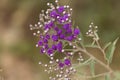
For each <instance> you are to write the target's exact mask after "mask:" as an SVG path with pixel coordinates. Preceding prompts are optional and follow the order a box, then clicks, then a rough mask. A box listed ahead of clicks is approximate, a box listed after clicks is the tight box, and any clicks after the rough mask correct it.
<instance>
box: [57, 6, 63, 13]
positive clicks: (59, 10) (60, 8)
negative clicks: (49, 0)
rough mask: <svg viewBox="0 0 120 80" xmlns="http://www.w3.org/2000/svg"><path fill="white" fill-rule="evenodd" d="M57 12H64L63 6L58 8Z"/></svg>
mask: <svg viewBox="0 0 120 80" xmlns="http://www.w3.org/2000/svg"><path fill="white" fill-rule="evenodd" d="M57 10H58V12H59V13H62V12H63V11H64V10H65V8H64V6H60V7H59V8H58V9H57Z"/></svg>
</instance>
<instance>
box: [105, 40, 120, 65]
mask: <svg viewBox="0 0 120 80" xmlns="http://www.w3.org/2000/svg"><path fill="white" fill-rule="evenodd" d="M118 39H119V38H117V39H116V40H115V41H113V43H111V44H110V45H109V46H108V48H107V50H106V60H107V61H108V64H110V63H111V62H112V58H113V54H114V51H115V48H116V43H117V41H118Z"/></svg>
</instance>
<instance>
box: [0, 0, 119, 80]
mask: <svg viewBox="0 0 120 80" xmlns="http://www.w3.org/2000/svg"><path fill="white" fill-rule="evenodd" d="M47 2H54V0H0V80H48V75H47V74H46V73H44V71H43V68H42V67H41V66H40V65H39V64H38V63H39V61H40V60H43V61H44V62H46V61H47V57H46V56H41V55H40V53H39V49H37V48H36V47H35V44H36V38H35V37H33V35H32V32H31V31H30V30H29V24H35V23H37V21H38V17H39V13H40V11H41V10H43V9H47V8H48V7H47V6H46V3H47ZM60 4H61V5H63V4H66V5H67V4H68V5H70V7H72V8H73V20H74V22H75V26H79V27H80V30H81V32H82V33H83V34H84V35H85V32H86V31H87V30H88V26H89V24H90V23H91V22H94V23H95V25H97V26H99V35H100V38H101V42H102V44H105V43H107V42H109V41H113V40H114V39H115V38H117V37H120V0H60ZM87 42H89V41H88V40H86V43H87ZM116 46H117V48H116V51H115V54H114V59H113V63H112V64H111V67H112V68H113V69H114V70H116V71H119V70H120V40H118V43H117V45H116ZM93 51H94V50H93ZM95 54H96V55H97V51H96V53H95ZM97 56H98V57H99V56H100V55H99V54H98V55H97Z"/></svg>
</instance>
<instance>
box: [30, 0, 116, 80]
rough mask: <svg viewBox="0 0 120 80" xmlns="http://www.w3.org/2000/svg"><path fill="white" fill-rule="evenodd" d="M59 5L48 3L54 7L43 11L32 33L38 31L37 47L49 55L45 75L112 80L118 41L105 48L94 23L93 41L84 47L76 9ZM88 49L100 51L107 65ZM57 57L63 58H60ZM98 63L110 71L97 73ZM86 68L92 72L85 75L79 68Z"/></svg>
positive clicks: (54, 79)
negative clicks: (73, 12)
mask: <svg viewBox="0 0 120 80" xmlns="http://www.w3.org/2000/svg"><path fill="white" fill-rule="evenodd" d="M55 3H56V4H55V5H53V4H52V3H47V5H48V6H49V7H50V8H49V9H47V10H46V11H44V10H42V12H41V14H40V16H39V22H38V23H37V24H35V26H32V25H30V30H37V32H36V33H33V35H35V36H38V37H39V40H38V42H37V44H36V47H38V48H40V54H41V55H47V56H48V58H49V63H48V64H44V63H42V62H39V64H41V65H42V66H43V67H45V72H47V73H48V74H50V77H49V79H50V80H71V79H72V80H79V79H83V78H84V79H90V78H96V77H100V76H105V80H109V79H108V78H109V77H110V75H111V74H112V73H114V71H113V69H112V68H111V67H110V63H111V62H112V57H113V53H114V50H115V45H116V43H117V40H118V38H117V39H116V40H115V41H113V42H110V43H108V44H106V45H105V46H104V48H103V47H102V46H101V44H100V43H99V39H100V38H99V36H98V34H97V28H98V27H97V26H94V24H93V23H91V24H90V26H89V30H88V32H87V33H86V35H87V36H88V37H90V38H92V40H93V42H92V44H90V45H84V42H83V38H82V34H81V32H80V29H79V28H78V27H73V26H74V25H73V22H72V8H70V7H69V6H68V5H67V6H61V5H59V3H58V1H57V0H56V1H55ZM87 47H91V48H96V49H99V50H100V51H101V53H102V54H103V56H104V59H105V60H106V63H104V62H103V61H101V60H100V59H98V58H96V57H95V56H93V55H92V54H91V53H90V52H88V50H87ZM82 54H85V55H87V56H88V58H85V59H83V56H82ZM56 55H59V57H57V58H56ZM74 58H75V59H74ZM76 60H77V62H76ZM97 63H99V64H100V65H101V66H103V67H104V68H105V69H107V71H106V72H104V73H100V74H96V73H95V66H96V64H97ZM82 66H89V67H90V73H89V72H88V74H86V73H81V72H80V71H79V68H81V67H82ZM78 74H79V75H78Z"/></svg>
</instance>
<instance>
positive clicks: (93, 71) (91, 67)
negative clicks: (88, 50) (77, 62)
mask: <svg viewBox="0 0 120 80" xmlns="http://www.w3.org/2000/svg"><path fill="white" fill-rule="evenodd" d="M90 71H91V74H92V76H94V75H95V61H94V60H91V63H90Z"/></svg>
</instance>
